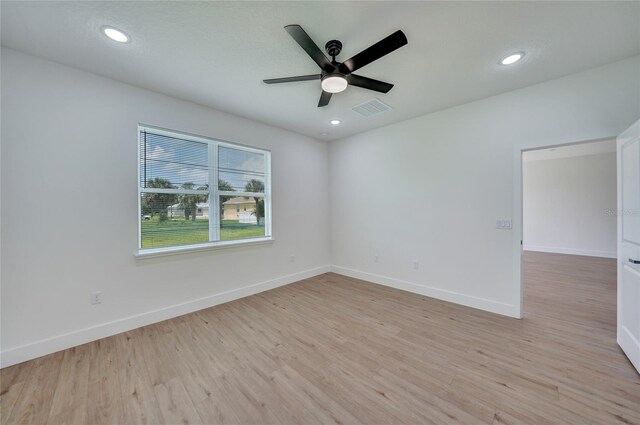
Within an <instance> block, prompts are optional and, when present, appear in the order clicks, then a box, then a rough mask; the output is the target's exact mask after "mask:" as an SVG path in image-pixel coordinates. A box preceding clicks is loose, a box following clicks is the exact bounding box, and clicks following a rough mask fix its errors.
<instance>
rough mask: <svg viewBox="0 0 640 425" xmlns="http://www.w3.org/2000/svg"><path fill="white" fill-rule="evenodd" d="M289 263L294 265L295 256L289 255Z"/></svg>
mask: <svg viewBox="0 0 640 425" xmlns="http://www.w3.org/2000/svg"><path fill="white" fill-rule="evenodd" d="M289 261H290V262H292V263H295V262H296V256H295V255H293V254H291V257H289Z"/></svg>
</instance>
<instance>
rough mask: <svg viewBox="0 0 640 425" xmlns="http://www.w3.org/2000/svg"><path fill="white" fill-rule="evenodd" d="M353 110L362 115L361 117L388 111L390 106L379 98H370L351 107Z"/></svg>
mask: <svg viewBox="0 0 640 425" xmlns="http://www.w3.org/2000/svg"><path fill="white" fill-rule="evenodd" d="M351 109H352V110H353V111H354V112H357V113H358V114H360V115H362V116H363V117H370V116H372V115H377V114H379V113H381V112H385V111H388V110H389V109H391V106H389V105H387V104H386V103H384V102H383V101H381V100H380V99H371V100H368V101H366V102H364V103H361V104H360V105H356V106H354V107H353V108H351Z"/></svg>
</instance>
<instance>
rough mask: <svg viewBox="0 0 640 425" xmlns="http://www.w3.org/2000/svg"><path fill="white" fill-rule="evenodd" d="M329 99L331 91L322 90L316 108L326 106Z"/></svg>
mask: <svg viewBox="0 0 640 425" xmlns="http://www.w3.org/2000/svg"><path fill="white" fill-rule="evenodd" d="M330 100H331V93H329V92H328V91H324V90H322V94H321V95H320V102H318V108H321V107H323V106H327V105H328V104H329V101H330Z"/></svg>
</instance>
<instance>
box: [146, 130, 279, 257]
mask: <svg viewBox="0 0 640 425" xmlns="http://www.w3.org/2000/svg"><path fill="white" fill-rule="evenodd" d="M139 143H140V162H139V174H140V178H139V195H140V204H139V217H140V218H139V229H140V231H139V249H140V250H141V251H144V250H161V251H165V250H167V249H171V248H178V247H179V248H184V247H188V246H191V245H201V244H208V245H216V244H218V243H220V242H222V241H234V240H247V239H264V238H268V237H270V236H271V205H270V199H271V198H270V194H271V190H270V189H271V188H270V156H271V155H270V153H269V152H268V151H265V150H261V149H255V148H249V147H244V146H238V145H234V144H230V143H227V142H222V141H217V140H212V139H206V138H202V137H196V136H191V135H185V134H179V133H174V132H169V131H166V130H159V129H154V128H149V127H140V128H139ZM225 243H228V242H225Z"/></svg>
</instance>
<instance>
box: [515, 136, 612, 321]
mask: <svg viewBox="0 0 640 425" xmlns="http://www.w3.org/2000/svg"><path fill="white" fill-rule="evenodd" d="M617 137H618V135H617V134H612V135H604V136H602V137H597V138H588V139H583V140H575V139H573V140H562V139H561V140H550V141H546V142H542V141H540V142H532V143H531V144H527V145H524V146H515V147H514V149H513V176H514V178H513V239H512V245H513V253H514V255H513V281H514V290H515V296H514V300H515V301H516V305H515V306H514V314H513V317H516V318H518V319H522V318H524V280H523V277H522V252H523V245H522V244H523V236H524V235H523V230H524V215H523V202H524V197H523V178H522V154H523V153H524V152H528V151H535V150H542V149H551V148H559V147H564V146H571V145H581V144H584V143H594V142H602V141H605V140H611V139H616V138H617Z"/></svg>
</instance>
